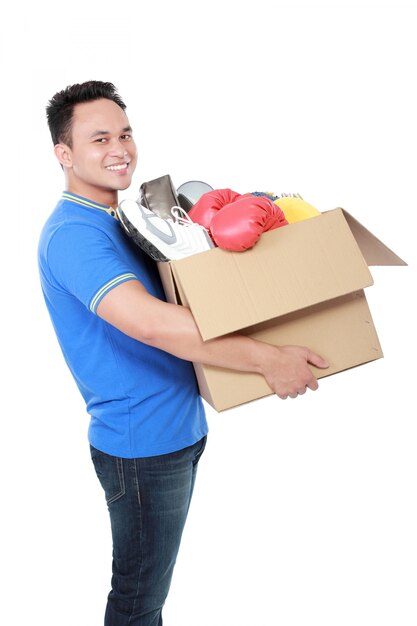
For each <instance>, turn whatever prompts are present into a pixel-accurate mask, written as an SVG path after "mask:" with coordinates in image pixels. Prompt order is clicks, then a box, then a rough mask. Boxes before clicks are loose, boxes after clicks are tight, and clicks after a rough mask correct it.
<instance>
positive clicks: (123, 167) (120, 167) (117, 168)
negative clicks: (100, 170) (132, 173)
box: [106, 163, 129, 172]
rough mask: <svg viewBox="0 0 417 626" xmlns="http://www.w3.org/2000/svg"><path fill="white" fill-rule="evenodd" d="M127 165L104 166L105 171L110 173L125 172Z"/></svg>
mask: <svg viewBox="0 0 417 626" xmlns="http://www.w3.org/2000/svg"><path fill="white" fill-rule="evenodd" d="M128 166H129V163H120V165H106V170H110V171H111V172H122V171H124V170H127V168H128Z"/></svg>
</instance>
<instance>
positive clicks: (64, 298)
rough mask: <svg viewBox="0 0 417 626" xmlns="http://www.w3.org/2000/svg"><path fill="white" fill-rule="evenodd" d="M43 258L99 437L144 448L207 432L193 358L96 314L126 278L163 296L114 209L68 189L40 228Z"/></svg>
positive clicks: (47, 291) (117, 451)
mask: <svg viewBox="0 0 417 626" xmlns="http://www.w3.org/2000/svg"><path fill="white" fill-rule="evenodd" d="M38 262H39V271H40V279H41V285H42V290H43V294H44V298H45V302H46V306H47V308H48V311H49V314H50V317H51V320H52V323H53V326H54V329H55V332H56V335H57V338H58V341H59V343H60V346H61V349H62V352H63V355H64V358H65V360H66V363H67V365H68V367H69V369H70V371H71V373H72V375H73V377H74V379H75V381H76V383H77V385H78V388H79V390H80V392H81V394H82V395H83V397H84V400H85V402H86V406H87V412H88V413H89V415H90V426H89V430H88V438H89V441H90V443H91V445H93V446H94V447H95V448H97V449H99V450H101V451H103V452H106V453H107V454H111V455H114V456H119V457H124V458H133V457H146V456H154V455H159V454H167V453H169V452H174V451H177V450H181V449H182V448H185V447H187V446H190V445H192V444H194V443H196V442H197V441H198V440H199V439H201V438H202V437H203V436H204V435H206V434H207V422H206V418H205V414H204V408H203V405H202V401H201V398H200V396H199V393H198V388H197V383H196V379H195V374H194V369H193V366H192V364H191V363H190V362H189V361H184V360H182V359H179V358H177V357H175V356H173V355H171V354H168V353H167V352H164V351H162V350H159V349H157V348H153V347H151V346H147V345H146V344H143V343H141V342H139V341H137V340H135V339H132V338H131V337H129V336H127V335H125V334H124V333H122V332H120V331H119V330H117V329H116V328H114V327H113V326H111V325H110V324H108V323H107V322H105V321H104V320H102V319H101V318H100V317H99V316H98V315H97V314H96V311H97V306H98V305H99V303H100V301H101V299H102V298H103V297H104V296H105V295H106V294H107V293H108V292H109V291H110V290H111V289H114V288H115V287H116V286H117V285H120V284H121V283H123V282H125V281H127V280H135V279H137V280H139V281H140V282H141V283H142V284H143V285H144V287H145V288H146V289H147V290H148V291H149V293H151V294H152V295H153V296H155V297H157V298H160V299H162V300H164V299H165V297H164V293H163V290H162V286H161V282H160V279H159V274H158V270H157V268H156V264H155V262H154V261H152V259H150V257H148V255H146V254H145V253H144V252H142V251H141V250H140V248H138V246H136V245H135V244H134V243H133V242H132V241H131V240H129V239H128V238H127V237H126V236H125V234H124V232H123V231H122V228H121V227H120V224H119V222H118V220H117V216H116V215H115V214H114V211H112V209H111V208H109V207H106V206H104V205H101V204H97V203H95V202H91V201H90V200H88V199H86V198H81V197H80V196H76V195H74V194H71V193H69V192H65V193H64V194H63V195H62V198H61V200H60V201H59V202H58V204H57V206H56V207H55V209H54V211H53V212H52V214H51V215H50V217H49V219H48V220H47V222H46V224H45V226H44V228H43V230H42V233H41V236H40V241H39V248H38ZM138 316H140V310H138Z"/></svg>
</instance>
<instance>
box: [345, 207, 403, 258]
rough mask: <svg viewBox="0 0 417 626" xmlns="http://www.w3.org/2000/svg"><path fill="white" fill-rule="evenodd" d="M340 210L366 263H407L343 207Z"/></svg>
mask: <svg viewBox="0 0 417 626" xmlns="http://www.w3.org/2000/svg"><path fill="white" fill-rule="evenodd" d="M342 211H343V214H344V216H345V218H346V221H347V223H348V224H349V228H350V230H351V231H352V234H353V236H354V237H355V239H356V242H357V244H358V246H359V248H360V250H361V252H362V254H363V258H364V259H365V261H366V262H367V264H368V265H407V263H406V262H405V261H403V260H402V259H401V258H400V257H399V256H397V255H396V254H395V252H393V251H392V250H390V249H389V248H388V247H387V246H386V245H385V244H384V243H382V241H380V240H379V239H377V237H375V235H373V234H372V233H371V232H370V231H369V230H367V229H366V228H365V227H364V226H362V224H361V223H360V222H358V220H356V219H355V218H354V217H353V216H352V215H351V214H350V213H348V212H347V211H345V210H344V209H342Z"/></svg>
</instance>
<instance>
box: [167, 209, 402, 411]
mask: <svg viewBox="0 0 417 626" xmlns="http://www.w3.org/2000/svg"><path fill="white" fill-rule="evenodd" d="M369 265H406V263H405V262H404V261H403V260H402V259H400V258H399V257H398V256H397V255H396V254H394V252H392V251H391V250H389V248H387V247H386V246H385V245H384V244H383V243H382V242H381V241H379V240H378V239H377V238H376V237H375V236H374V235H373V234H372V233H371V232H369V231H368V230H367V229H366V228H364V227H363V226H362V225H361V224H360V223H359V222H358V221H357V220H356V219H355V218H353V217H352V216H351V215H350V214H349V213H348V212H347V211H344V210H343V209H334V210H332V211H328V212H325V213H322V214H321V215H319V216H317V217H313V218H310V219H308V220H305V221H302V222H297V223H295V224H290V225H288V226H285V227H283V228H278V229H276V230H273V231H269V232H267V233H264V234H263V235H262V237H261V238H260V240H259V241H258V243H257V244H256V245H255V246H254V247H253V248H252V249H250V250H247V251H245V252H228V251H225V250H221V249H220V248H214V249H212V250H209V251H207V252H202V253H200V254H196V255H194V256H191V257H187V258H185V259H181V260H180V261H171V262H169V263H159V264H158V267H159V270H160V275H161V279H162V282H163V285H164V289H165V293H166V296H167V299H168V301H170V302H174V303H178V304H183V305H185V306H187V307H189V308H190V309H191V311H192V313H193V316H194V318H195V320H196V323H197V325H198V328H199V330H200V333H201V336H202V338H203V340H205V341H206V340H209V339H213V338H215V337H221V336H223V335H226V334H228V333H233V332H239V333H244V334H248V335H250V336H252V337H255V338H257V339H260V340H262V341H266V342H269V343H272V344H275V345H285V344H298V345H305V346H308V347H309V348H310V349H311V350H313V351H315V352H317V353H318V354H321V355H322V356H324V357H325V358H326V359H327V360H328V361H329V363H330V367H329V368H328V369H326V370H320V369H318V368H312V369H313V371H314V374H315V375H316V376H317V378H321V377H323V376H329V375H330V374H334V373H336V372H340V371H342V370H345V369H347V368H350V367H354V366H357V365H361V364H362V363H367V362H369V361H373V360H375V359H378V358H381V357H382V356H383V354H382V350H381V346H380V343H379V340H378V336H377V333H376V330H375V327H374V324H373V321H372V316H371V313H370V311H369V307H368V303H367V301H366V297H365V294H364V291H363V290H364V288H366V287H369V286H370V285H372V284H373V279H372V276H371V274H370V271H369V269H368V266H369ZM195 370H196V375H197V379H198V383H199V387H200V393H201V395H202V396H203V398H204V399H205V400H206V401H207V402H208V403H209V404H211V405H212V406H213V407H214V408H215V409H216V410H217V411H222V410H225V409H228V408H231V407H234V406H237V405H239V404H242V403H245V402H249V401H251V400H254V399H257V398H261V397H263V396H266V395H269V394H271V393H272V392H271V389H270V388H269V386H268V385H267V383H266V382H265V380H264V378H263V377H262V376H260V375H259V374H252V373H246V372H236V371H231V370H227V369H222V368H218V367H211V366H202V365H199V364H196V365H195Z"/></svg>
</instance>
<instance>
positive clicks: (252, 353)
mask: <svg viewBox="0 0 417 626" xmlns="http://www.w3.org/2000/svg"><path fill="white" fill-rule="evenodd" d="M97 314H98V315H99V316H100V317H101V318H102V319H104V320H105V321H106V322H108V323H109V324H112V326H115V327H116V328H118V329H119V330H120V331H122V332H123V333H125V334H126V335H129V336H130V337H133V338H134V339H137V340H138V341H141V342H142V343H145V344H148V345H151V346H154V347H155V348H160V349H161V350H164V351H166V352H170V353H171V354H174V355H175V356H177V357H179V358H182V359H186V360H187V361H194V362H196V363H204V364H206V365H215V366H218V367H225V368H228V369H233V370H238V371H242V372H257V373H259V374H262V376H264V378H265V380H266V382H267V383H268V385H269V386H270V387H271V389H272V391H274V393H276V394H277V395H278V396H279V397H280V398H283V399H284V398H287V397H288V396H290V397H291V398H295V397H296V396H297V395H298V394H302V393H304V392H305V391H306V389H307V388H309V389H312V390H316V389H317V387H318V383H317V380H316V378H315V377H314V375H313V373H312V371H311V369H310V368H309V366H308V364H309V363H311V364H312V365H315V366H316V367H320V368H326V367H328V364H327V362H326V361H325V360H324V359H323V358H321V357H320V356H319V355H317V354H315V353H314V352H311V350H309V349H308V348H304V347H301V346H280V347H276V346H272V345H270V344H268V343H264V342H261V341H257V340H255V339H252V338H250V337H246V336H243V335H228V336H226V337H222V338H219V339H212V340H209V341H203V340H202V339H201V335H200V333H199V330H198V328H197V326H196V323H195V321H194V318H193V316H192V313H191V311H190V310H189V309H187V308H186V307H183V306H180V305H176V304H169V303H167V302H163V301H162V300H159V299H158V298H155V297H153V296H152V295H150V294H149V293H148V292H147V291H146V289H145V288H144V286H143V285H142V284H141V283H140V282H139V281H137V280H130V281H127V282H125V283H122V284H121V285H118V286H117V287H115V288H114V289H112V290H111V291H110V292H109V293H107V294H106V295H105V296H104V298H103V299H102V301H101V302H100V304H99V305H98V307H97Z"/></svg>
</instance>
